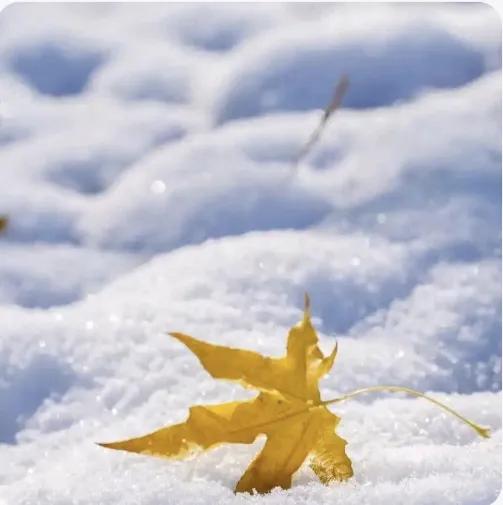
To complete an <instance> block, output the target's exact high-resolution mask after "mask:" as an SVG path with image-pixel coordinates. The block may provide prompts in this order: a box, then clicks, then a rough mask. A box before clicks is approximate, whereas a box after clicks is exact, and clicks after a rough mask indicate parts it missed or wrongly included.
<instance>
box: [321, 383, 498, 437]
mask: <svg viewBox="0 0 503 505" xmlns="http://www.w3.org/2000/svg"><path fill="white" fill-rule="evenodd" d="M376 391H388V392H390V393H407V394H409V395H412V396H417V397H420V398H424V399H425V400H428V401H430V402H432V403H434V404H435V405H437V406H438V407H440V408H442V409H444V410H446V411H447V412H449V414H452V415H453V416H455V417H457V418H458V419H460V420H461V421H463V422H464V423H465V424H467V425H468V426H470V427H471V428H473V429H474V430H475V431H476V432H477V433H478V434H479V435H480V436H481V437H484V438H489V437H490V433H491V432H490V430H489V428H483V427H482V426H480V425H478V424H477V423H474V422H473V421H470V420H469V419H467V418H466V417H464V416H462V415H461V414H459V413H458V412H456V411H455V410H453V409H451V408H450V407H448V406H447V405H445V404H444V403H442V402H439V401H438V400H435V399H434V398H431V397H430V396H427V395H425V394H423V393H421V392H419V391H416V390H414V389H411V388H407V387H401V386H371V387H368V388H361V389H356V390H355V391H351V392H349V393H347V394H345V395H343V396H341V397H339V398H333V399H331V400H326V401H323V402H321V405H331V404H333V403H339V402H344V401H346V400H350V399H351V398H354V397H355V396H358V395H361V394H364V393H373V392H376Z"/></svg>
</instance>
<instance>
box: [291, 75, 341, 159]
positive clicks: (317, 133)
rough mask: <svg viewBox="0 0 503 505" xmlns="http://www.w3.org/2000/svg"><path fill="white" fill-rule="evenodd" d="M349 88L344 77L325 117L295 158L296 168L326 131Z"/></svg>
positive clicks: (338, 84)
mask: <svg viewBox="0 0 503 505" xmlns="http://www.w3.org/2000/svg"><path fill="white" fill-rule="evenodd" d="M348 86H349V79H348V77H347V76H346V75H342V76H341V78H340V79H339V82H338V83H337V86H336V87H335V91H334V95H333V97H332V100H331V101H330V103H329V104H328V105H327V107H326V109H325V110H324V112H323V116H322V117H321V120H320V122H319V124H318V126H317V127H316V129H315V130H314V131H313V133H312V134H311V136H310V137H309V139H308V140H307V142H306V143H305V144H304V146H303V147H302V149H301V150H300V151H299V154H297V156H296V157H295V159H294V166H297V165H298V164H299V163H300V162H301V160H302V159H303V158H304V157H305V156H306V155H307V154H308V153H309V152H310V151H311V149H312V147H313V146H314V144H316V142H317V141H318V139H319V138H320V136H321V134H322V132H323V130H324V129H325V126H326V124H327V122H328V120H329V119H330V117H331V116H332V115H333V114H334V112H335V111H336V110H337V109H338V108H339V107H340V106H341V103H342V100H343V98H344V95H345V94H346V91H347V89H348Z"/></svg>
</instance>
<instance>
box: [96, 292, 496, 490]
mask: <svg viewBox="0 0 503 505" xmlns="http://www.w3.org/2000/svg"><path fill="white" fill-rule="evenodd" d="M171 335H172V336H173V337H174V338H176V339H177V340H179V341H180V342H182V343H183V344H185V345H186V346H187V347H188V348H189V349H190V350H191V351H192V352H193V353H194V354H195V355H196V356H197V357H198V358H199V361H200V362H201V364H202V365H203V367H204V368H205V369H206V370H207V371H208V372H209V373H210V375H211V376H212V377H214V378H216V379H228V380H233V381H238V382H240V383H241V384H243V385H245V386H246V387H252V388H255V389H258V390H259V391H260V393H259V394H258V396H257V397H255V398H254V399H252V400H249V401H235V402H229V403H224V404H220V405H205V406H194V407H191V408H190V410H189V417H188V419H187V420H186V421H185V422H183V423H180V424H175V425H172V426H167V427H165V428H162V429H160V430H157V431H154V432H153V433H150V434H148V435H145V436H142V437H138V438H132V439H130V440H124V441H120V442H112V443H106V444H99V445H101V446H103V447H106V448H110V449H119V450H123V451H130V452H136V453H141V454H148V455H152V456H161V457H168V458H179V457H183V456H184V455H186V454H187V453H188V452H191V451H193V450H198V449H199V450H206V449H209V448H211V447H215V446H216V445H219V444H223V443H239V444H251V443H252V442H253V441H254V440H255V439H256V438H257V436H259V435H261V434H262V435H265V436H266V437H267V440H266V442H265V445H264V447H263V448H262V450H261V452H260V453H259V454H258V455H257V457H256V458H255V459H254V461H253V462H252V463H251V464H250V466H249V467H248V469H247V470H246V471H245V473H244V474H243V476H242V477H241V478H240V480H239V481H238V483H237V485H236V488H235V491H236V492H242V491H247V492H252V491H253V490H256V491H258V492H259V493H265V492H268V491H270V490H271V489H273V488H275V487H277V486H280V487H282V488H285V489H286V488H289V487H290V485H291V482H292V476H293V474H294V473H295V472H296V471H297V470H298V469H299V467H300V466H301V465H302V463H303V462H304V461H305V460H306V459H307V458H308V457H309V459H310V466H311V468H312V469H313V471H314V472H315V474H316V475H317V476H318V478H319V479H320V480H321V481H322V482H323V483H325V484H327V483H329V482H332V481H342V480H346V479H348V478H349V477H351V476H352V475H353V469H352V466H351V461H350V459H349V458H348V456H347V455H346V452H345V446H346V441H345V440H344V439H342V438H341V437H339V436H338V435H337V434H336V432H335V429H336V427H337V425H338V424H339V421H340V418H339V417H337V416H336V415H335V414H333V413H332V412H330V410H329V409H328V405H330V404H333V403H337V402H340V401H344V400H347V399H349V398H352V397H353V396H356V395H358V394H361V393H366V392H370V391H376V390H388V391H392V392H395V391H402V392H406V393H409V394H412V395H415V396H421V397H423V398H426V399H427V400H429V401H432V402H433V403H435V404H437V405H439V406H440V407H442V408H444V409H445V410H447V411H448V412H450V413H451V414H454V415H455V416H457V417H458V418H460V419H461V420H462V421H464V422H466V423H467V424H469V425H470V426H471V427H472V428H474V429H475V430H476V431H477V432H478V433H479V434H480V435H482V436H485V437H487V436H489V430H487V429H485V428H482V427H480V426H478V425H477V424H475V423H473V422H471V421H469V420H467V419H465V418H464V417H463V416H461V415H460V414H458V413H457V412H455V411H453V410H452V409H450V408H449V407H447V406H445V405H443V404H441V403H440V402H438V401H437V400H434V399H433V398H430V397H427V396H426V395H423V394H422V393H419V392H418V391H414V390H412V389H409V388H402V387H398V386H374V387H371V388H365V389H360V390H357V391H354V392H352V393H349V394H347V395H344V396H342V397H340V398H335V399H333V400H327V401H322V399H321V396H320V391H319V387H318V381H319V380H320V378H321V377H322V376H323V375H325V374H326V373H327V372H329V371H330V369H331V368H332V365H333V364H334V360H335V357H336V354H337V346H335V348H334V350H333V351H332V353H331V354H330V355H328V356H324V355H323V353H322V352H321V350H320V348H319V347H318V337H317V334H316V331H315V329H314V327H313V325H312V323H311V317H310V308H309V298H308V296H307V295H306V298H305V308H304V317H303V318H302V320H301V321H300V323H298V324H297V325H296V326H294V327H293V328H292V329H291V330H290V332H289V334H288V340H287V352H286V356H284V357H283V358H269V357H265V356H262V355H261V354H258V353H255V352H252V351H246V350H241V349H233V348H229V347H224V346H218V345H212V344H209V343H206V342H203V341H201V340H197V339H195V338H192V337H190V336H188V335H184V334H182V333H171Z"/></svg>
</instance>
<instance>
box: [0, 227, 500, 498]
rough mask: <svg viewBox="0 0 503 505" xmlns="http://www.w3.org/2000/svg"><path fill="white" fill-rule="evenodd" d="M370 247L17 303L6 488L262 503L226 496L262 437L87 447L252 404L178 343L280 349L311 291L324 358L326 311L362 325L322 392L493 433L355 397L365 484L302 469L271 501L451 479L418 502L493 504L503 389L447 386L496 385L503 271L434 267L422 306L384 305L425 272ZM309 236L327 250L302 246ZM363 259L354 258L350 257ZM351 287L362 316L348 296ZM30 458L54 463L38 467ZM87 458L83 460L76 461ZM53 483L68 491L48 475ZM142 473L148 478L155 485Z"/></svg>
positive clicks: (356, 454)
mask: <svg viewBox="0 0 503 505" xmlns="http://www.w3.org/2000/svg"><path fill="white" fill-rule="evenodd" d="M370 238H371V240H372V237H370ZM374 240H375V241H374V242H372V243H371V244H372V245H371V247H368V248H366V249H365V246H364V244H365V241H366V237H363V236H354V237H347V236H340V237H337V236H334V235H329V236H324V235H323V234H320V233H319V232H269V233H268V234H264V233H263V232H262V233H255V234H252V235H249V236H246V237H239V238H224V239H221V240H219V241H215V242H213V243H208V244H206V245H204V246H197V247H190V248H184V249H180V250H178V251H175V252H173V253H170V254H168V255H165V256H163V257H159V258H157V259H156V260H154V261H152V262H151V263H150V264H148V265H145V266H144V267H142V268H140V269H139V270H137V271H136V272H134V273H132V274H131V275H129V276H126V277H124V278H122V279H121V280H118V281H116V282H114V283H113V284H112V285H110V286H109V287H108V288H106V289H105V290H104V291H102V292H101V293H99V294H96V295H94V296H92V297H90V298H88V299H87V301H85V302H81V303H80V304H77V305H74V306H71V307H68V308H66V309H58V310H57V311H55V310H52V311H50V312H49V311H47V312H45V313H42V312H39V313H36V314H33V315H32V316H30V317H28V318H27V314H26V312H24V311H22V310H14V309H4V312H3V316H5V317H8V318H9V321H10V323H9V325H8V326H7V327H6V328H5V329H4V334H5V335H6V336H7V337H8V338H6V339H5V340H4V344H3V348H2V354H1V358H2V361H3V363H4V369H5V370H9V372H8V373H7V375H6V376H5V377H4V380H5V384H4V386H3V402H2V404H3V405H6V406H9V409H8V410H7V409H6V414H7V415H6V416H5V417H4V419H6V424H4V432H3V434H2V436H3V440H4V442H9V440H10V439H11V438H12V436H13V433H12V432H13V428H12V426H13V424H15V423H17V424H15V425H16V426H17V432H16V434H15V437H16V440H17V442H18V444H17V445H16V446H11V447H7V446H5V449H6V451H5V452H4V453H3V454H4V455H5V456H4V457H5V458H8V461H10V462H11V466H10V469H9V470H8V471H7V472H6V475H5V476H4V477H3V479H4V483H8V487H7V492H8V494H7V497H8V498H9V499H10V500H13V501H14V503H30V502H31V501H33V500H34V499H35V497H40V496H43V497H44V498H43V499H44V500H45V501H46V502H47V503H58V502H64V501H65V500H67V499H68V496H70V493H78V494H79V496H80V497H81V501H82V502H83V503H94V502H95V501H96V500H106V502H108V503H123V502H124V500H126V503H127V500H136V501H139V502H141V503H148V502H149V500H150V502H151V503H165V502H166V501H167V503H192V502H193V501H194V500H197V499H201V500H203V501H202V502H201V503H206V501H205V500H207V494H206V493H205V492H203V490H204V489H207V490H208V492H209V493H214V494H215V496H216V497H218V498H217V499H218V500H219V501H221V502H223V503H226V502H229V503H231V502H233V503H234V502H240V501H247V500H253V499H252V498H245V497H234V496H233V495H232V492H231V488H232V484H233V482H234V480H235V479H236V478H237V477H238V475H239V473H240V471H241V470H242V469H243V467H244V466H245V465H246V463H247V461H248V460H249V459H250V457H252V455H253V454H254V453H255V452H256V451H257V450H258V448H259V446H260V442H259V441H258V442H257V443H256V444H254V445H253V446H251V447H249V446H243V447H239V446H238V447H225V448H224V447H222V448H220V449H217V450H216V451H213V452H210V453H208V454H207V455H203V456H201V457H200V458H198V459H197V460H193V461H189V462H178V463H176V462H162V461H161V462H157V461H149V460H148V459H142V458H141V457H135V456H131V455H121V454H111V453H110V454H106V453H104V452H103V449H101V448H98V447H93V446H92V444H91V442H92V441H93V440H107V439H111V438H120V437H124V436H129V435H134V434H139V433H141V432H145V431H148V430H150V429H154V428H156V427H158V426H162V425H164V424H167V423H170V422H176V421H178V420H181V419H183V418H184V416H185V414H186V411H187V408H188V406H190V405H191V404H193V403H201V402H202V403H214V402H219V401H224V400H229V399H236V398H244V397H248V396H249V395H250V393H249V392H246V391H244V390H242V389H241V388H239V387H238V386H230V385H227V384H225V383H220V382H217V381H215V380H213V379H211V378H210V377H209V376H208V375H207V374H206V373H205V372H204V371H203V370H202V368H201V367H200V365H199V363H198V362H197V360H196V359H195V358H194V357H193V356H192V355H191V354H190V353H189V352H188V351H187V350H186V349H185V348H183V346H181V345H180V344H179V343H177V342H175V341H173V340H170V338H169V337H168V336H167V335H166V333H165V332H166V331H167V330H173V329H177V330H183V331H186V332H188V333H191V334H193V335H195V336H198V337H201V338H205V339H207V340H209V341H212V342H216V343H221V344H227V345H234V346H239V347H244V348H249V349H255V350H259V351H261V352H263V353H265V354H270V355H278V354H280V353H282V352H283V350H284V343H285V337H286V332H287V330H288V327H289V326H290V325H292V324H293V323H295V321H296V320H298V318H299V317H300V314H301V308H300V302H301V300H302V290H303V289H304V288H305V287H306V286H307V288H308V289H309V291H310V292H311V294H312V298H313V309H314V316H315V320H316V321H318V326H319V327H320V328H321V332H320V338H321V344H322V346H323V347H325V348H329V346H330V345H331V344H332V343H333V335H334V333H333V330H331V329H330V321H328V322H326V321H325V317H324V310H326V309H324V307H327V306H328V305H330V306H331V307H337V306H338V305H340V304H341V302H342V303H345V306H344V309H345V312H346V313H351V312H352V313H353V314H354V318H355V323H353V324H350V326H351V327H352V328H354V329H352V330H351V331H349V332H345V333H343V334H342V335H340V336H339V338H338V341H339V346H340V352H339V356H338V362H337V363H336V366H335V368H334V370H333V373H332V374H330V376H329V377H328V378H326V379H325V380H324V381H323V386H322V391H323V395H324V396H325V397H333V396H335V395H337V394H340V393H341V392H343V391H345V390H347V389H349V388H353V387H355V386H362V385H371V384H375V383H378V382H384V381H385V382H392V383H397V384H407V385H414V386H416V387H419V388H421V389H424V390H429V389H434V390H435V391H437V392H436V393H434V394H435V395H436V396H438V397H439V398H440V399H443V400H445V401H447V402H448V403H449V404H450V405H452V406H453V407H455V408H458V409H460V410H461V411H463V412H464V413H465V414H466V415H468V416H471V417H473V418H476V419H477V421H478V422H480V423H482V424H485V425H489V426H491V427H492V428H493V430H494V431H495V432H496V433H495V436H494V437H493V438H492V439H490V440H487V441H486V440H480V439H477V438H476V435H474V434H473V432H471V431H470V430H469V429H468V428H466V427H464V426H463V425H461V424H459V421H457V420H456V419H454V418H452V419H451V418H448V417H446V416H445V414H443V413H442V412H441V411H439V410H437V409H436V408H434V407H433V406H431V405H429V404H427V403H422V402H421V401H419V400H412V399H386V400H384V399H383V400H374V401H371V402H370V403H369V402H367V401H365V400H362V401H355V402H353V403H352V404H350V403H348V404H346V405H344V406H343V407H341V408H340V409H338V410H337V412H339V413H341V414H343V423H342V425H341V434H342V435H343V436H345V437H346V438H348V440H349V441H350V445H349V449H348V450H349V453H350V455H351V457H352V458H353V461H354V464H355V471H356V472H357V477H356V478H355V479H354V480H352V481H350V482H349V483H347V484H344V485H334V486H331V487H330V488H326V489H325V488H323V487H322V486H321V485H319V484H316V483H315V481H314V480H313V476H312V475H311V474H310V472H309V471H308V470H307V469H303V470H302V471H301V472H300V473H299V475H298V476H297V478H296V485H295V487H294V488H293V489H292V490H291V491H289V492H287V493H280V494H279V495H278V493H273V494H272V495H270V496H268V497H266V498H264V499H265V500H266V501H271V502H272V503H274V502H275V500H284V499H291V500H294V502H295V503H297V502H298V501H299V500H301V499H304V498H302V497H303V496H304V497H305V498H306V499H308V498H309V497H311V498H312V497H317V499H319V500H323V501H322V503H325V502H331V501H333V500H334V499H345V500H346V501H349V502H350V503H351V500H356V497H360V498H361V497H362V496H367V497H372V496H374V494H375V493H377V491H378V490H383V489H388V491H387V492H388V493H390V496H391V495H394V494H393V493H404V494H405V496H409V494H410V493H412V492H413V491H414V490H415V491H417V492H419V490H420V489H423V487H424V486H425V485H426V484H427V483H431V482H437V480H436V479H438V486H437V484H435V485H434V486H433V490H432V489H431V488H430V490H429V491H428V492H426V491H425V490H424V489H423V490H422V491H421V492H419V494H418V496H417V497H416V502H417V503H428V500H431V499H432V497H437V498H439V497H444V496H453V493H454V495H455V496H456V497H458V495H457V494H456V493H457V491H456V488H457V487H458V486H459V481H458V478H459V476H460V475H461V476H464V477H463V478H466V479H468V480H467V482H469V483H470V489H471V491H470V493H469V494H467V495H463V497H462V499H461V497H460V499H461V501H459V503H467V504H468V503H477V502H480V503H483V502H484V500H487V503H489V502H490V500H491V499H492V498H494V497H495V496H496V493H497V492H498V490H499V483H500V472H499V469H498V463H497V462H498V458H499V445H498V444H499V437H500V434H499V433H500V432H499V429H500V428H499V426H500V419H499V412H500V406H499V402H500V400H499V394H498V393H496V392H495V393H490V392H481V393H476V394H471V395H469V396H466V395H452V394H451V395H449V394H447V395H446V394H443V395H442V394H439V393H438V391H439V390H443V391H447V392H451V391H456V390H460V389H461V390H463V391H465V392H471V391H474V390H477V389H481V388H484V387H488V388H492V387H493V385H492V384H491V382H490V381H491V380H492V381H494V380H497V378H498V377H499V371H498V372H497V371H495V370H494V371H493V370H491V369H490V368H489V365H488V364H490V363H491V361H492V364H493V366H494V367H495V368H496V369H497V367H498V364H497V361H498V358H499V356H500V351H499V349H498V337H497V336H496V335H494V337H493V339H492V340H491V339H489V340H488V339H487V337H486V334H487V331H485V325H486V321H487V320H490V319H492V320H494V318H497V317H498V316H497V311H498V307H499V303H500V300H499V295H500V293H499V291H498V289H497V286H496V285H497V284H498V283H497V281H496V280H495V279H497V278H498V276H499V264H497V263H494V264H480V265H479V264H474V265H471V266H468V265H465V266H462V267H457V266H456V265H450V266H449V267H437V268H435V269H434V270H433V271H432V273H431V276H427V277H426V278H425V280H424V281H423V282H422V283H420V284H419V286H418V287H416V288H415V289H414V291H413V292H412V293H411V294H410V295H407V294H404V295H403V296H401V297H399V298H398V299H395V300H394V301H393V302H392V303H389V302H388V303H386V302H385V301H384V300H385V298H386V295H385V292H386V291H387V290H393V291H394V292H397V289H396V288H392V287H391V286H393V284H400V282H401V281H402V278H403V275H404V271H407V270H409V269H410V268H413V267H414V265H415V262H414V261H412V258H411V257H410V256H409V255H408V254H407V252H406V250H404V248H403V246H400V245H399V244H392V243H387V242H385V241H382V240H380V239H376V238H374ZM309 243H311V244H316V247H315V248H313V249H310V248H307V247H306V248H299V247H298V245H297V246H296V245H295V244H309ZM362 250H365V252H364V253H363V254H362ZM334 251H335V253H334ZM355 251H358V252H359V254H360V258H359V262H355V261H354V256H353V253H354V252H355ZM292 272H295V274H294V275H292ZM491 284H492V287H491ZM488 288H489V289H488ZM334 289H335V291H333V290H334ZM369 292H371V293H372V294H373V300H374V301H375V300H380V299H383V301H384V303H383V305H382V307H381V308H375V307H374V309H372V308H370V312H371V313H370V314H369V315H368V316H367V317H366V318H365V319H364V321H365V322H364V323H363V324H358V323H357V321H358V320H361V317H362V316H361V314H362V313H365V312H366V311H369V308H368V306H366V304H365V302H364V299H362V296H364V297H365V296H367V295H368V293H369ZM350 293H351V294H352V296H353V299H354V301H355V305H354V306H353V307H352V306H351V305H349V304H348V302H347V300H344V297H348V296H351V295H350ZM482 293H484V294H483V296H481V295H482ZM433 300H437V303H436V304H434V303H432V301H433ZM318 301H319V303H318ZM474 302H476V303H475V305H474ZM362 309H363V310H362ZM327 313H328V314H330V312H327ZM372 313H373V314H372ZM461 314H462V315H463V317H460V316H461ZM488 314H492V315H491V316H488ZM324 328H326V329H324ZM490 335H491V333H490V332H489V333H488V336H490ZM432 342H434V343H435V345H431V343H432ZM475 355H478V356H480V358H481V362H480V363H479V362H477V361H476V360H474V359H473V356H475ZM491 356H492V358H491ZM468 357H469V358H468ZM468 359H469V361H468ZM449 360H450V361H449ZM455 360H459V361H455ZM41 363H42V364H41ZM44 363H45V364H47V363H50V366H44ZM456 363H459V365H457V364H456ZM466 365H468V366H469V367H470V368H468V369H467V367H466ZM481 365H482V366H481ZM472 367H473V368H472ZM453 372H454V373H453ZM55 374H56V375H55ZM55 376H56V377H57V380H56V379H54V377H55ZM461 377H464V382H460V379H461ZM481 377H482V382H480V378H481ZM28 378H30V379H31V381H29V379H28ZM33 380H38V381H39V382H40V383H41V384H45V387H46V389H38V390H37V391H36V392H34V393H32V395H31V398H32V399H31V400H30V401H28V398H30V397H29V396H28V393H27V391H29V389H27V386H26V383H27V382H29V383H30V382H32V381H33ZM470 380H471V382H469V381H470ZM51 384H52V386H51ZM494 387H495V388H496V389H497V388H498V386H497V385H494ZM19 392H21V393H22V394H23V398H26V401H25V402H24V410H21V409H20V408H19V406H18V408H17V409H15V408H12V405H13V402H14V399H15V398H16V396H15V395H16V394H19ZM34 405H36V406H38V408H37V409H36V411H35V412H34V410H35V409H34ZM14 414H16V418H15V419H14V417H13V416H14ZM16 419H17V421H16ZM35 447H39V449H37V450H40V451H43V454H45V455H41V457H40V458H36V459H34V458H33V456H32V457H29V455H30V454H33V451H34V450H35V449H34V448H35ZM419 454H420V456H419ZM74 458H78V461H79V463H78V464H71V463H70V462H71V461H73V459H74ZM6 461H7V460H6ZM76 461H77V460H76ZM383 461H384V462H385V463H386V464H385V466H384V467H383V465H382V462H383ZM473 461H477V463H476V464H475V465H474V464H473ZM13 462H14V463H13ZM28 469H30V471H29V472H28V474H26V476H25V477H22V475H24V474H25V473H26V472H27V470H28ZM97 469H99V470H98V471H97ZM52 472H54V474H55V475H56V474H57V475H58V476H59V477H58V481H59V482H64V483H65V484H64V485H58V484H56V483H55V482H54V481H53V480H51V478H50V477H49V475H50V474H52ZM96 474H99V475H100V478H99V479H96ZM91 475H94V485H93V487H92V490H93V491H92V493H89V492H86V489H87V486H83V484H82V483H83V482H87V481H88V479H90V478H91ZM146 480H148V481H149V482H150V481H152V483H153V484H151V485H150V484H149V486H148V487H145V486H143V485H142V484H141V482H144V481H146ZM369 483H371V484H369ZM440 483H442V486H441V485H440ZM481 483H483V485H482V484H481ZM81 486H83V487H81ZM110 490H113V492H111V491H110ZM169 490H171V491H169ZM168 491H169V493H168V495H166V493H167V492H168ZM201 493H203V496H202V495H201ZM175 496H176V498H175ZM198 496H199V498H198ZM437 498H435V499H437ZM474 500H475V501H474ZM131 503H134V501H132V502H131ZM355 503H356V502H355Z"/></svg>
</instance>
